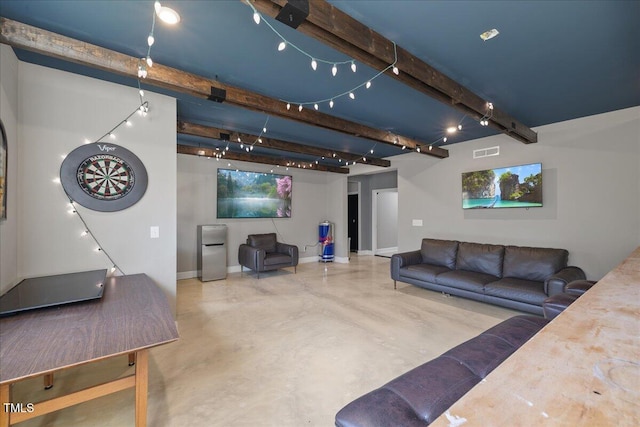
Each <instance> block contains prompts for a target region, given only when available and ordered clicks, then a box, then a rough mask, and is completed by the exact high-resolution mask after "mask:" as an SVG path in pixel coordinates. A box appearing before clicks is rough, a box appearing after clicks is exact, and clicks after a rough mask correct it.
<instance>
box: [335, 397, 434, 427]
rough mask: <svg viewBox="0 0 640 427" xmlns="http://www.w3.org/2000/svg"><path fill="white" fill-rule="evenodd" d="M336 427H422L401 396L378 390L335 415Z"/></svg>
mask: <svg viewBox="0 0 640 427" xmlns="http://www.w3.org/2000/svg"><path fill="white" fill-rule="evenodd" d="M335 424H336V426H337V427H397V426H403V427H413V426H419V427H424V426H425V422H424V421H423V420H421V419H420V418H418V416H417V414H416V412H415V410H414V409H413V408H412V407H411V405H410V404H409V403H408V402H406V401H405V400H404V399H403V398H402V397H401V396H399V395H397V394H396V393H394V392H393V391H391V390H386V389H384V388H379V389H377V390H374V391H372V392H370V393H367V394H365V395H364V396H362V397H360V398H359V399H357V400H354V401H353V402H351V403H349V404H348V405H347V406H345V407H344V408H342V409H341V410H340V412H338V413H337V414H336V422H335Z"/></svg>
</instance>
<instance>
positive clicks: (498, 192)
mask: <svg viewBox="0 0 640 427" xmlns="http://www.w3.org/2000/svg"><path fill="white" fill-rule="evenodd" d="M540 206H542V164H540V163H533V164H529V165H520V166H510V167H506V168H497V169H487V170H483V171H475V172H465V173H463V174H462V208H463V209H482V208H531V207H540Z"/></svg>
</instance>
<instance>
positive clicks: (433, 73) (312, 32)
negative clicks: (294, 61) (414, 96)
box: [250, 0, 538, 144]
mask: <svg viewBox="0 0 640 427" xmlns="http://www.w3.org/2000/svg"><path fill="white" fill-rule="evenodd" d="M250 1H251V3H252V4H253V5H254V6H255V8H256V9H257V10H259V11H260V12H262V13H264V14H265V15H268V16H271V17H275V16H277V15H278V13H279V12H280V10H281V9H282V7H283V6H284V5H285V4H287V0H250ZM298 30H299V31H300V32H302V33H304V34H307V35H309V36H311V37H314V38H316V39H318V40H320V41H321V42H323V43H325V44H327V45H329V46H331V47H333V48H334V49H336V50H338V51H340V52H343V53H344V54H346V55H348V56H350V57H351V58H354V59H356V60H358V61H361V62H363V63H364V64H367V65H369V66H371V67H373V68H374V69H377V70H382V69H384V68H386V67H387V66H389V64H392V63H393V62H394V61H396V52H397V62H396V66H397V67H398V68H399V69H400V73H399V75H395V74H394V73H392V72H391V71H390V70H389V71H387V73H386V74H387V75H389V76H390V77H393V78H395V79H397V80H400V81H401V82H403V83H405V84H406V85H408V86H410V87H412V88H414V89H416V90H418V91H420V92H423V93H425V94H427V95H429V96H431V97H432V98H434V99H437V100H438V101H441V102H443V103H445V104H447V105H450V106H452V107H453V108H455V109H457V110H459V111H461V112H463V113H464V114H467V115H469V116H471V117H473V118H475V119H476V120H480V119H481V118H483V117H485V115H486V114H487V113H489V109H488V103H487V100H485V99H483V98H481V97H480V96H478V95H476V94H475V93H473V92H471V91H470V90H469V89H467V88H466V87H464V86H462V85H461V84H459V83H457V82H456V81H454V80H453V79H451V78H450V77H448V76H447V75H445V74H443V73H441V72H440V71H438V70H436V69H435V68H434V67H432V66H430V65H429V64H427V63H425V62H424V61H422V60H421V59H420V58H418V57H416V56H414V55H412V54H411V53H410V52H408V51H406V50H405V49H403V48H401V47H400V46H396V45H394V43H393V42H392V41H390V40H388V39H386V38H385V37H383V36H382V35H380V34H378V33H377V32H375V31H373V30H372V29H370V28H369V27H367V26H365V25H364V24H362V23H360V22H359V21H357V20H355V19H354V18H352V17H351V16H349V15H347V14H346V13H344V12H342V11H341V10H340V9H338V8H336V7H334V6H333V5H331V4H329V3H327V2H326V1H324V0H312V1H309V16H308V17H307V19H306V20H305V21H304V22H302V24H300V26H298ZM489 125H490V126H492V127H493V128H496V129H498V130H500V131H501V132H504V133H505V134H507V135H509V136H511V137H512V138H515V139H517V140H519V141H521V142H524V143H526V144H529V143H534V142H537V141H538V134H537V133H536V132H535V131H533V130H531V129H530V128H528V127H527V126H525V125H524V124H522V123H521V122H519V121H518V120H516V119H515V118H513V117H511V116H509V115H508V114H507V113H506V112H504V111H502V110H500V109H499V108H497V107H495V106H494V108H493V112H492V116H491V118H490V120H489Z"/></svg>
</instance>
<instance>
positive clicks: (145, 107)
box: [53, 101, 149, 274]
mask: <svg viewBox="0 0 640 427" xmlns="http://www.w3.org/2000/svg"><path fill="white" fill-rule="evenodd" d="M148 111H149V103H148V102H147V101H143V102H142V103H141V104H140V105H139V106H138V107H136V109H135V110H133V111H132V112H131V113H130V114H129V115H127V116H126V117H125V118H124V119H123V120H121V121H119V122H118V123H117V124H116V125H115V126H114V127H113V128H111V129H110V130H109V131H108V132H106V133H104V134H103V135H102V136H101V137H100V138H98V139H96V140H95V141H91V140H89V139H85V140H84V143H85V144H91V143H96V144H97V143H99V142H103V140H105V139H108V140H114V139H116V130H118V129H119V128H120V127H122V126H124V127H131V126H133V122H132V120H131V119H132V117H133V116H134V115H135V114H136V113H137V114H138V115H139V116H141V117H146V116H147V112H148ZM61 157H62V158H63V159H64V158H65V157H66V156H64V155H63V156H61ZM53 181H54V182H55V183H56V184H60V178H59V177H58V178H55V179H54V180H53ZM62 189H63V191H64V192H65V195H66V196H67V198H68V199H69V211H68V212H69V214H72V215H77V217H78V218H79V219H80V221H81V222H82V225H83V231H82V232H81V233H80V237H82V238H85V237H87V236H90V237H91V238H92V239H93V241H94V243H95V244H96V248H95V251H96V252H97V253H103V254H104V255H105V256H106V257H107V259H108V260H109V262H110V263H111V265H112V267H111V270H110V271H111V273H114V272H115V271H116V270H117V271H119V272H120V273H122V274H126V273H125V272H124V271H123V270H122V269H121V268H120V267H119V266H118V264H117V263H116V262H115V261H114V260H113V258H112V257H111V255H109V252H107V250H106V249H105V248H104V246H102V244H101V243H100V241H99V240H98V238H97V237H96V235H95V234H94V233H93V231H91V228H90V227H89V225H88V224H87V221H86V220H85V219H84V218H83V217H82V214H81V213H80V211H79V210H78V208H77V207H76V202H75V201H74V200H73V198H72V197H71V196H70V195H69V194H68V193H67V192H66V190H65V189H64V186H62Z"/></svg>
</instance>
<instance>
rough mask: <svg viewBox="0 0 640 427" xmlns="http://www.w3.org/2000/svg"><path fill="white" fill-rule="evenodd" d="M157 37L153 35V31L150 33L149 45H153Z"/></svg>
mask: <svg viewBox="0 0 640 427" xmlns="http://www.w3.org/2000/svg"><path fill="white" fill-rule="evenodd" d="M155 41H156V39H155V37H153V33H150V34H149V37H147V44H148V45H149V47H151V46H153V43H155Z"/></svg>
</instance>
